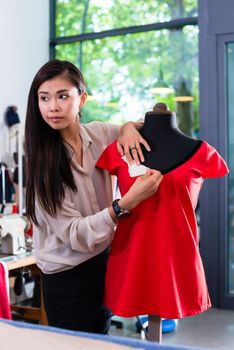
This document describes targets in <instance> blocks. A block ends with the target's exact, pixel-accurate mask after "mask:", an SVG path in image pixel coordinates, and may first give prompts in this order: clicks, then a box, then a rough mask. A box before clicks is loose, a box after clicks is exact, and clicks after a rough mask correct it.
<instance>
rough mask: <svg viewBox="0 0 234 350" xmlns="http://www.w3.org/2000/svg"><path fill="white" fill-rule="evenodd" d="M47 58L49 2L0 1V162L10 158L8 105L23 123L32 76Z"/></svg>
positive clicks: (31, 0) (39, 0)
mask: <svg viewBox="0 0 234 350" xmlns="http://www.w3.org/2000/svg"><path fill="white" fill-rule="evenodd" d="M48 59H49V0H0V161H2V160H3V161H7V160H8V159H9V130H8V128H7V127H6V125H5V122H4V113H5V110H6V108H7V107H8V106H10V105H15V106H17V107H18V114H19V117H20V120H21V121H22V124H23V123H24V120H25V113H26V105H27V96H28V91H29V88H30V85H31V82H32V79H33V77H34V75H35V74H36V72H37V70H38V69H39V68H40V66H41V65H42V64H44V63H45V62H46V61H47V60H48Z"/></svg>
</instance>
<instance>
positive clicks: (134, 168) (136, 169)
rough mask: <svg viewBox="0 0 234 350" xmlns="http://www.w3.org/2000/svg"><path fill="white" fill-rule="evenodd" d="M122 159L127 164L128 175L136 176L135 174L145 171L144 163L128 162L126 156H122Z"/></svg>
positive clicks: (139, 174) (142, 173) (141, 173)
mask: <svg viewBox="0 0 234 350" xmlns="http://www.w3.org/2000/svg"><path fill="white" fill-rule="evenodd" d="M122 159H123V160H124V161H125V162H126V163H127V164H128V172H129V175H130V177H136V176H141V175H144V174H145V173H147V170H149V168H147V167H146V166H145V165H142V164H140V165H137V164H136V163H133V164H130V163H129V162H128V160H127V157H126V156H123V157H122Z"/></svg>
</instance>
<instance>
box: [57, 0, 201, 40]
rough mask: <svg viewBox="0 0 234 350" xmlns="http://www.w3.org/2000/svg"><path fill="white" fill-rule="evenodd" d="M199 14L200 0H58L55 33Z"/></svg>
mask: <svg viewBox="0 0 234 350" xmlns="http://www.w3.org/2000/svg"><path fill="white" fill-rule="evenodd" d="M194 16H197V0H180V1H172V0H167V1H165V0H157V1H155V0H138V1H136V0H57V1H56V36H57V37H62V36H70V35H77V34H81V33H89V32H100V31H103V30H109V29H116V28H121V27H129V26H137V25H143V24H150V23H158V22H165V21H170V20H172V19H177V18H184V17H194Z"/></svg>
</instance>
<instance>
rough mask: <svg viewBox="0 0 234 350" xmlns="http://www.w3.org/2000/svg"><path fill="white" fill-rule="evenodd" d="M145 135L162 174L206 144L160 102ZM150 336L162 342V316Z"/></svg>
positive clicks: (148, 156) (151, 162)
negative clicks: (185, 131) (181, 127)
mask: <svg viewBox="0 0 234 350" xmlns="http://www.w3.org/2000/svg"><path fill="white" fill-rule="evenodd" d="M141 135H142V136H143V138H144V139H145V140H146V141H147V142H148V144H149V145H150V149H151V152H147V151H146V150H145V149H143V154H144V158H145V162H144V163H143V164H144V165H146V166H147V167H148V168H151V169H157V170H160V171H161V173H162V174H166V173H168V172H169V171H171V170H173V169H175V168H176V167H177V166H179V165H181V164H182V163H184V162H185V161H186V160H187V159H189V158H190V157H192V156H193V154H194V153H195V152H196V151H197V150H198V148H199V147H200V146H201V143H202V141H200V140H196V139H193V138H191V137H189V136H187V135H185V134H183V133H182V132H181V131H180V130H179V129H178V127H177V122H176V115H175V113H173V112H170V111H169V110H168V109H167V106H166V105H165V104H164V103H157V104H156V105H155V106H154V108H153V111H152V112H147V113H146V114H145V121H144V126H143V128H142V129H141ZM162 154H163V157H162ZM148 339H149V340H151V341H156V342H159V343H161V341H162V319H161V318H160V316H158V315H148Z"/></svg>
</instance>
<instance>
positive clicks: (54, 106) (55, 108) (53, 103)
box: [50, 99, 59, 111]
mask: <svg viewBox="0 0 234 350" xmlns="http://www.w3.org/2000/svg"><path fill="white" fill-rule="evenodd" d="M50 110H51V111H58V110H59V104H58V102H57V101H56V99H51V100H50Z"/></svg>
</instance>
